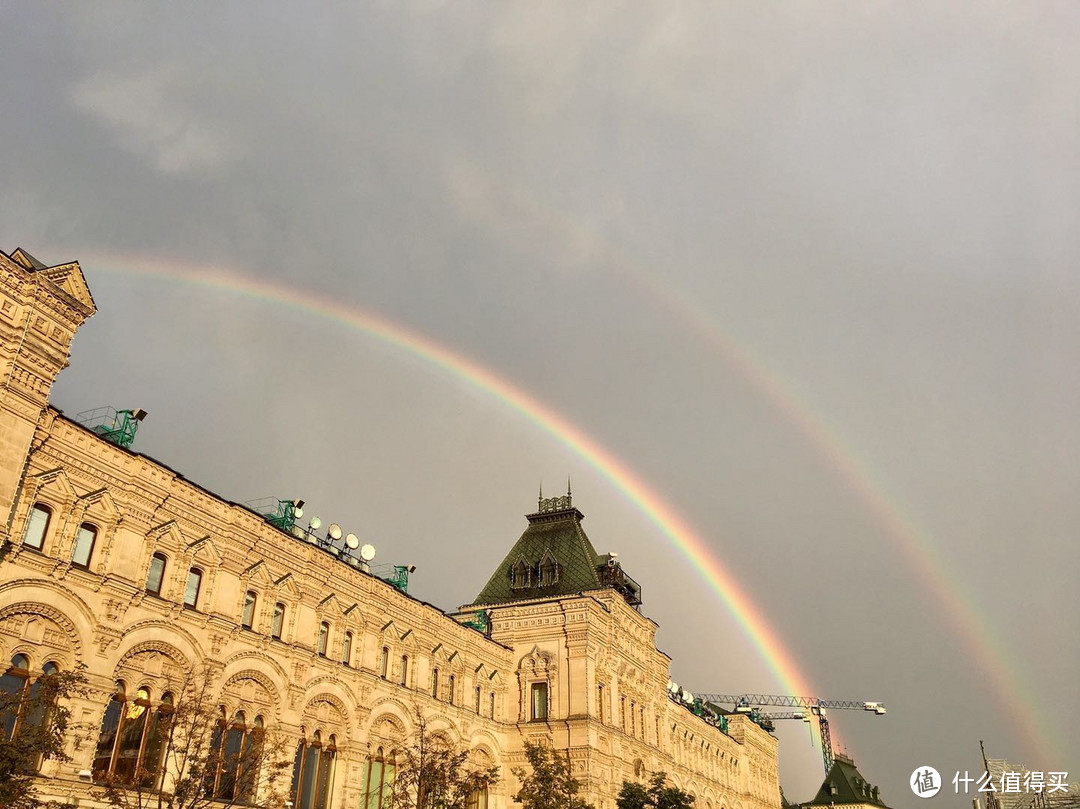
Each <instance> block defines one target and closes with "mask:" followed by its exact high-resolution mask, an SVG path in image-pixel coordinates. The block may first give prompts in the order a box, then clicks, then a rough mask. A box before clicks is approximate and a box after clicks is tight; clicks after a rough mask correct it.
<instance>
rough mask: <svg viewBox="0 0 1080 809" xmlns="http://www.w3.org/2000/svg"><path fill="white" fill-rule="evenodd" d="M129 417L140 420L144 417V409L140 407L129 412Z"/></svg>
mask: <svg viewBox="0 0 1080 809" xmlns="http://www.w3.org/2000/svg"><path fill="white" fill-rule="evenodd" d="M131 417H132V418H133V419H135V421H142V420H143V419H144V418H146V411H145V410H143V409H142V408H141V407H140V408H138V409H137V410H136V411H135V412H134V413H132V414H131Z"/></svg>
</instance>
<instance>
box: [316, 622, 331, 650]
mask: <svg viewBox="0 0 1080 809" xmlns="http://www.w3.org/2000/svg"><path fill="white" fill-rule="evenodd" d="M329 638H330V624H328V623H326V621H323V622H322V623H321V624H319V642H318V652H319V657H326V644H327V643H328V642H329Z"/></svg>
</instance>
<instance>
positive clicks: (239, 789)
mask: <svg viewBox="0 0 1080 809" xmlns="http://www.w3.org/2000/svg"><path fill="white" fill-rule="evenodd" d="M263 735H264V731H263V718H262V717H261V716H257V717H255V721H254V722H252V723H250V724H249V723H248V721H247V716H246V714H245V713H244V712H243V711H237V712H236V713H235V714H234V715H233V718H232V720H231V721H229V722H226V721H225V708H224V706H222V708H221V712H220V715H219V717H218V723H217V727H216V728H215V730H214V733H213V735H212V737H211V740H210V756H211V760H210V762H208V768H207V774H206V778H205V779H204V783H205V785H206V793H207V795H208V796H213V797H214V798H215V799H217V800H222V801H228V802H232V803H238V804H245V803H249V802H250V801H251V799H252V798H253V797H254V795H255V791H256V787H257V782H258V774H259V763H260V760H261V757H262V745H263Z"/></svg>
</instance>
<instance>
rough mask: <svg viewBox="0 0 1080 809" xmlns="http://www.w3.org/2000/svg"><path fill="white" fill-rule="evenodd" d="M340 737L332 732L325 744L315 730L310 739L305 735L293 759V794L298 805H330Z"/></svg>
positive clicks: (306, 808)
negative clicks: (329, 798)
mask: <svg viewBox="0 0 1080 809" xmlns="http://www.w3.org/2000/svg"><path fill="white" fill-rule="evenodd" d="M336 758H337V739H336V737H334V736H330V738H329V739H328V740H327V742H326V744H325V745H323V742H322V734H321V733H320V732H319V731H317V730H316V731H315V733H314V735H313V736H312V739H311V741H310V742H307V741H306V740H305V739H303V738H302V739H301V740H300V743H299V745H297V748H296V758H294V759H293V782H292V798H293V806H294V807H295V809H326V806H327V798H328V797H329V795H330V790H331V788H332V787H333V782H334V762H335V759H336Z"/></svg>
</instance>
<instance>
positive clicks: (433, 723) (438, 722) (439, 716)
mask: <svg viewBox="0 0 1080 809" xmlns="http://www.w3.org/2000/svg"><path fill="white" fill-rule="evenodd" d="M424 718H425V719H426V720H427V728H428V733H430V734H431V735H432V736H434V737H436V738H441V739H442V740H443V741H445V742H447V743H449V744H450V745H451V746H456V745H458V744H460V742H461V740H462V738H463V736H462V734H461V729H460V728H459V727H458V726H457V723H456V722H454V720H453V719H451V718H450V717H449V716H447V715H446V714H445V713H433V714H429V715H428V716H426V717H424Z"/></svg>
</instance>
